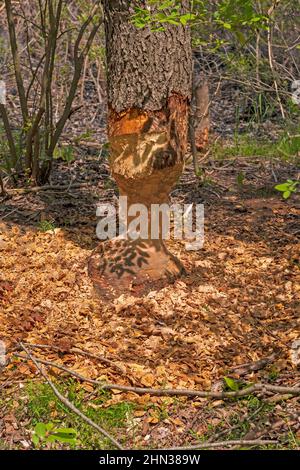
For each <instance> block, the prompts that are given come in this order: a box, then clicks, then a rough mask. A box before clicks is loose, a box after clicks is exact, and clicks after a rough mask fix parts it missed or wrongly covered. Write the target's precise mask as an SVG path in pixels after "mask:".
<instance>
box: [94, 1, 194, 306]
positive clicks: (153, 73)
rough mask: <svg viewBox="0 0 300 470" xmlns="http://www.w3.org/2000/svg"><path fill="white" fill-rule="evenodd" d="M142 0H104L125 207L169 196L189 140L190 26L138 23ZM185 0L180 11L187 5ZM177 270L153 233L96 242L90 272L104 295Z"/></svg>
mask: <svg viewBox="0 0 300 470" xmlns="http://www.w3.org/2000/svg"><path fill="white" fill-rule="evenodd" d="M146 3H147V2H145V1H125V0H104V1H103V6H104V12H105V29H106V51H107V68H108V137H109V141H110V165H111V170H112V175H113V177H114V178H115V180H116V182H117V185H118V187H119V190H120V195H122V196H127V197H128V206H130V205H131V204H135V203H139V204H144V205H145V206H146V207H147V208H148V209H149V211H148V212H149V214H150V208H151V204H162V203H166V202H168V198H169V192H170V190H171V189H172V187H173V186H174V184H175V183H176V181H177V180H178V178H179V177H180V175H181V173H182V170H183V165H184V155H185V151H186V143H187V131H188V112H189V104H190V99H191V75H192V52H191V42H190V31H189V28H188V27H184V26H177V25H167V26H166V27H165V29H164V31H159V32H153V31H150V29H149V27H145V28H143V29H138V28H136V27H135V26H134V25H133V23H132V15H133V13H134V7H135V6H139V7H144V8H145V4H146ZM188 3H189V2H188V1H183V2H182V4H183V6H182V10H183V12H184V11H185V12H186V11H187V8H188ZM181 272H182V265H181V263H180V262H179V261H178V260H177V259H176V258H175V257H174V256H172V255H171V254H170V253H169V252H168V250H167V249H166V246H165V244H164V241H163V239H162V236H161V234H160V236H159V239H158V240H153V239H151V223H150V218H149V236H148V238H147V240H119V239H117V240H116V239H115V240H111V241H107V242H105V243H100V245H99V247H98V248H97V249H96V251H95V252H94V254H93V255H92V257H91V259H90V262H89V273H90V275H91V277H92V279H93V281H94V284H95V286H97V287H98V288H99V289H100V291H101V295H105V296H107V295H108V296H110V297H111V296H116V295H120V293H123V292H130V293H132V294H137V295H140V294H142V293H145V292H147V290H149V289H152V288H153V287H158V286H160V285H162V282H164V280H165V279H169V278H170V277H171V278H174V277H175V276H177V275H179V274H180V273H181Z"/></svg>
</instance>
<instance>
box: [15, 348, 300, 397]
mask: <svg viewBox="0 0 300 470" xmlns="http://www.w3.org/2000/svg"><path fill="white" fill-rule="evenodd" d="M15 356H17V357H19V358H21V359H24V360H28V358H27V357H24V356H22V355H21V354H15ZM29 359H31V357H30V356H29ZM31 360H32V359H31ZM35 361H36V362H39V363H41V364H45V365H48V366H51V367H55V368H57V369H60V370H62V371H64V372H67V373H68V374H70V375H73V376H74V377H76V378H78V379H79V380H82V381H84V382H87V383H90V384H94V385H97V386H99V387H101V389H102V390H120V391H122V392H133V393H137V394H138V395H143V394H146V393H149V394H150V395H154V396H190V397H200V398H218V399H222V398H237V397H245V396H248V395H251V394H253V393H268V392H269V393H285V394H290V395H291V396H297V395H300V388H299V387H282V386H280V385H269V384H263V383H257V384H253V385H251V386H249V387H246V388H243V389H242V390H238V391H236V392H212V391H204V390H190V389H176V388H143V387H131V386H127V385H118V384H114V383H103V382H100V381H99V380H94V379H89V378H88V377H84V376H83V375H81V374H79V373H78V372H74V371H72V370H70V369H68V368H67V367H65V366H62V365H60V364H56V363H55V362H51V361H45V360H43V359H38V358H35Z"/></svg>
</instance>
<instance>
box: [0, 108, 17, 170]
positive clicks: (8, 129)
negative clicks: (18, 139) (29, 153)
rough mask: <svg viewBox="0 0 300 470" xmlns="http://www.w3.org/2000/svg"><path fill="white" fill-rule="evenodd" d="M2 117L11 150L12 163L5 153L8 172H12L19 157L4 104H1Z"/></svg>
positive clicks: (0, 113) (0, 112)
mask: <svg viewBox="0 0 300 470" xmlns="http://www.w3.org/2000/svg"><path fill="white" fill-rule="evenodd" d="M0 115H1V117H2V119H3V125H4V129H5V133H6V137H7V142H8V145H9V150H10V156H11V161H10V159H9V157H6V153H4V155H5V158H6V164H7V166H8V170H10V169H11V166H13V167H14V168H15V166H16V164H17V160H18V155H17V149H16V146H15V141H14V136H13V133H12V130H11V127H10V122H9V118H8V115H7V112H6V108H5V106H4V104H2V103H0ZM11 164H12V165H11Z"/></svg>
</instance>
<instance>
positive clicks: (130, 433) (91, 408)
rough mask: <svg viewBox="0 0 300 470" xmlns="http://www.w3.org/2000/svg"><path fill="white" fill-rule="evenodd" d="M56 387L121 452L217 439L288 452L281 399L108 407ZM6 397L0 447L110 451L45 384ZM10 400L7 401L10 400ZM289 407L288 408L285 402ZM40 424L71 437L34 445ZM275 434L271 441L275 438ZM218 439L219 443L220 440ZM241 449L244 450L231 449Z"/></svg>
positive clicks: (291, 435) (65, 385) (98, 397)
mask: <svg viewBox="0 0 300 470" xmlns="http://www.w3.org/2000/svg"><path fill="white" fill-rule="evenodd" d="M56 386H57V388H58V389H59V391H60V392H61V393H63V394H64V396H66V397H67V398H68V399H69V400H70V401H72V403H74V404H75V405H76V407H77V408H78V409H79V410H80V411H82V412H84V413H85V415H86V416H88V417H89V418H90V419H92V420H93V421H94V422H95V423H97V424H98V425H100V426H102V427H103V428H104V429H106V430H108V431H109V432H110V433H111V435H113V436H114V437H115V438H117V439H118V441H119V442H120V443H121V444H122V445H124V446H125V447H127V448H135V449H139V448H144V449H147V448H150V449H151V448H159V447H160V448H161V447H172V446H174V445H179V443H180V445H187V446H188V445H189V443H190V442H200V443H209V442H215V441H220V440H221V441H223V440H236V439H238V440H240V439H259V438H263V439H266V437H267V438H268V439H270V438H271V439H273V440H277V442H278V443H277V444H276V445H267V446H266V445H262V446H260V445H256V446H253V447H255V448H262V449H271V448H274V449H296V448H297V447H298V446H299V444H300V438H299V432H297V413H296V412H295V405H296V401H297V399H296V398H294V399H292V400H291V401H287V400H286V397H283V396H281V397H279V398H278V397H277V398H276V400H274V399H273V400H272V399H268V400H262V399H260V398H258V397H256V396H253V395H249V396H248V397H246V398H243V399H241V398H240V399H232V400H230V401H229V402H224V401H222V400H207V399H196V400H193V401H192V400H190V399H187V398H180V399H179V398H176V399H170V398H157V397H152V398H151V397H149V396H148V397H140V398H139V399H138V400H137V399H136V397H135V399H134V397H132V399H133V400H134V401H130V400H129V399H130V397H128V400H125V399H122V401H117V402H115V398H116V397H114V394H112V393H110V392H103V391H101V390H100V391H99V390H97V389H96V388H95V389H93V390H92V389H90V390H89V391H87V390H85V388H84V387H82V384H79V383H76V382H74V381H73V380H68V379H65V380H62V379H60V380H59V381H56ZM7 395H9V396H8V397H7V398H6V399H4V402H3V403H2V405H1V407H0V412H2V413H3V411H4V413H3V416H2V419H3V421H2V429H1V433H2V435H3V436H4V439H3V440H2V441H1V442H0V448H3V449H5V448H16V449H24V448H25V449H30V448H32V449H74V448H75V449H112V448H113V445H112V444H111V443H110V442H109V441H108V440H107V439H106V438H103V437H102V436H101V435H100V434H99V433H97V431H95V430H94V429H92V428H91V427H90V426H89V425H87V424H85V423H84V422H83V421H82V420H81V418H79V417H77V416H76V415H74V414H73V413H72V412H70V410H69V409H68V408H67V407H65V405H64V404H63V403H61V402H60V401H59V400H58V399H57V397H56V396H55V395H54V393H53V391H52V390H51V388H50V387H49V385H48V384H46V383H43V382H40V381H29V382H26V383H25V384H22V387H20V383H19V384H18V386H16V387H15V388H10V387H9V388H8V389H7ZM12 397H13V398H12ZM293 401H294V402H293ZM41 423H43V424H45V425H48V424H49V423H51V425H52V426H53V427H54V428H63V429H64V428H67V429H71V430H72V432H74V441H73V442H72V443H71V444H69V443H61V442H47V441H46V439H40V441H39V442H38V443H35V439H34V436H35V430H36V429H37V426H40V425H41ZM278 435H279V437H278ZM224 437H225V439H224ZM237 448H239V449H242V448H245V446H241V445H239V446H237Z"/></svg>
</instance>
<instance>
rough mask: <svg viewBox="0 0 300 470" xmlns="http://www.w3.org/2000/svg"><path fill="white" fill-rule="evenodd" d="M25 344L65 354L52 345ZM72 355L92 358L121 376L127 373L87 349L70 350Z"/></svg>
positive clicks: (73, 348) (105, 358)
mask: <svg viewBox="0 0 300 470" xmlns="http://www.w3.org/2000/svg"><path fill="white" fill-rule="evenodd" d="M23 344H25V345H27V346H29V347H30V348H33V349H53V350H54V351H60V352H63V351H62V350H61V348H59V347H58V346H55V345H52V344H31V343H23ZM68 352H69V351H66V353H68ZM70 353H74V354H78V355H80V356H87V357H91V358H92V359H97V361H99V362H102V363H103V364H106V365H108V366H110V367H113V368H114V369H116V370H117V371H118V372H120V373H121V374H124V373H125V371H124V370H123V369H122V367H120V366H118V365H117V364H116V363H115V362H113V361H111V360H110V359H108V358H107V357H104V356H101V355H100V354H94V353H92V352H90V351H87V350H86V349H81V348H77V347H71V348H70Z"/></svg>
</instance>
